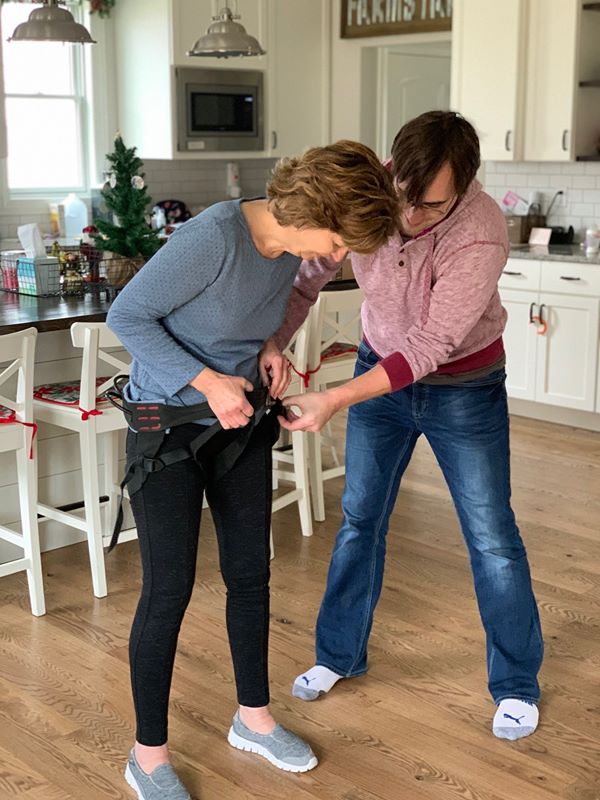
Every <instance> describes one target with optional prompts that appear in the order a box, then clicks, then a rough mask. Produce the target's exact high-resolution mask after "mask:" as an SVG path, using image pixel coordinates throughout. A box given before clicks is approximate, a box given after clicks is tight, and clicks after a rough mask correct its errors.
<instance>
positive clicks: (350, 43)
mask: <svg viewBox="0 0 600 800" xmlns="http://www.w3.org/2000/svg"><path fill="white" fill-rule="evenodd" d="M332 6H333V17H332V20H333V22H332V28H331V138H332V140H333V141H335V140H337V139H358V140H360V141H364V142H365V144H369V145H371V146H375V142H374V141H371V136H372V130H373V120H372V116H371V115H372V108H373V104H372V98H369V96H368V94H367V92H368V81H367V80H366V77H367V75H368V74H372V70H373V66H372V55H370V54H369V52H368V48H373V47H391V46H393V45H411V46H412V45H418V44H421V43H424V42H429V43H433V42H448V41H450V37H451V34H450V33H449V32H447V33H413V34H405V35H402V36H366V37H364V38H359V39H340V22H341V13H342V12H341V0H333V3H332ZM363 51H366V53H364V52H363ZM363 56H364V57H365V58H366V62H365V63H363V60H364V59H363Z"/></svg>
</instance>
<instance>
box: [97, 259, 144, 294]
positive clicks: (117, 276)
mask: <svg viewBox="0 0 600 800" xmlns="http://www.w3.org/2000/svg"><path fill="white" fill-rule="evenodd" d="M144 263H145V261H144V257H143V256H135V257H132V258H128V257H127V256H118V255H114V256H113V257H112V258H109V259H106V261H105V262H104V264H105V268H106V278H107V280H108V282H109V284H110V285H111V286H114V287H115V288H116V289H120V288H121V287H122V286H125V284H126V283H128V282H129V281H130V280H131V279H132V278H133V277H134V276H135V275H136V273H137V272H139V270H140V269H141V268H142V267H143V266H144Z"/></svg>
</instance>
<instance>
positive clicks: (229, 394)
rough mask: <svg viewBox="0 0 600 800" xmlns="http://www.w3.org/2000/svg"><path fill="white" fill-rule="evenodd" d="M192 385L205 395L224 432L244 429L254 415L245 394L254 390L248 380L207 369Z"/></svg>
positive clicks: (191, 382)
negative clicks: (232, 429)
mask: <svg viewBox="0 0 600 800" xmlns="http://www.w3.org/2000/svg"><path fill="white" fill-rule="evenodd" d="M190 384H191V385H192V386H193V387H194V389H197V390H198V391H199V392H201V393H202V394H203V395H205V397H206V399H207V400H208V405H209V406H210V407H211V410H212V411H213V413H214V415H215V417H216V418H217V419H218V420H219V422H220V423H221V425H222V427H223V428H224V430H229V429H230V428H243V427H244V426H245V425H247V424H248V421H249V419H250V417H252V415H253V414H254V409H253V408H252V405H251V404H250V403H249V402H248V398H247V397H246V394H245V392H251V391H252V389H253V388H254V387H253V386H252V384H251V383H250V381H247V380H246V378H236V377H235V376H233V375H222V374H221V373H220V372H215V371H214V370H212V369H210V368H209V367H205V368H204V369H203V370H202V372H201V373H200V374H199V375H197V376H196V377H195V378H194V380H193V381H190Z"/></svg>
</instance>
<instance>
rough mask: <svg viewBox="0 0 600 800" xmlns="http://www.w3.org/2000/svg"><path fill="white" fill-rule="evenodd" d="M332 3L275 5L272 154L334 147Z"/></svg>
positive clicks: (289, 0)
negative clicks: (331, 134) (331, 144)
mask: <svg viewBox="0 0 600 800" xmlns="http://www.w3.org/2000/svg"><path fill="white" fill-rule="evenodd" d="M330 13H331V10H330V8H329V3H323V2H321V0H302V2H301V3H299V2H298V0H270V2H269V11H268V16H269V35H268V41H269V57H270V59H271V62H272V64H273V68H272V69H269V76H268V101H267V102H268V106H269V110H270V113H269V115H268V119H269V128H268V132H267V133H268V136H269V144H268V146H269V148H270V152H271V154H272V155H276V156H280V155H294V154H296V153H300V152H302V151H303V150H304V149H305V148H306V147H313V146H316V145H324V144H327V143H328V141H329V113H330V112H329V57H328V53H329V46H330V45H329V36H330V24H331V21H330Z"/></svg>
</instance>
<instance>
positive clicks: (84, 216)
mask: <svg viewBox="0 0 600 800" xmlns="http://www.w3.org/2000/svg"><path fill="white" fill-rule="evenodd" d="M60 206H62V208H61V209H59V212H61V211H62V213H59V216H60V218H61V219H64V229H63V231H62V233H63V236H65V237H66V238H67V239H72V238H74V237H75V238H77V237H80V236H81V234H82V231H83V229H84V228H86V227H87V224H88V209H87V206H86V204H85V203H84V202H83V200H80V199H79V197H77V195H75V194H74V193H73V192H71V193H70V194H68V195H67V196H66V197H65V199H64V200H63V201H62V203H61V204H60Z"/></svg>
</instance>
